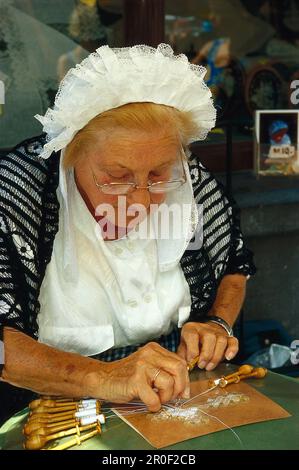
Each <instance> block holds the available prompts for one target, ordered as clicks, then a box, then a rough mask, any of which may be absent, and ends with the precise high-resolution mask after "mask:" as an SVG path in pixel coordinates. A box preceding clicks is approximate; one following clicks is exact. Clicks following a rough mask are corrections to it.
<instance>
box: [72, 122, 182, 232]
mask: <svg viewBox="0 0 299 470" xmlns="http://www.w3.org/2000/svg"><path fill="white" fill-rule="evenodd" d="M180 149H181V147H180V144H179V142H178V140H177V138H176V137H175V135H174V134H171V133H170V132H169V133H165V131H164V133H163V134H162V133H160V135H159V134H157V133H155V134H150V133H144V132H139V131H134V133H133V132H130V133H129V132H128V131H124V130H113V131H112V132H110V133H105V134H102V135H101V136H100V138H99V142H98V143H97V145H95V147H94V149H93V148H92V149H89V150H88V151H86V154H85V155H84V156H83V157H82V158H81V159H80V161H79V162H78V164H76V166H75V176H76V180H77V182H78V183H79V185H80V187H81V188H82V189H83V191H84V192H85V193H86V195H87V197H88V198H89V200H90V202H91V204H92V206H93V207H94V209H96V208H97V207H98V206H99V205H100V204H109V205H110V206H112V207H113V208H114V212H115V216H114V217H115V218H114V221H115V225H124V224H123V223H121V222H120V217H119V211H120V210H121V211H122V217H121V220H122V221H124V220H125V221H126V222H125V225H126V226H127V225H128V224H129V223H130V222H131V224H132V220H133V219H134V217H135V216H133V215H127V214H126V215H125V217H124V214H123V212H124V211H125V212H127V209H128V207H129V206H131V207H132V206H133V205H135V204H138V205H140V204H141V205H142V206H143V208H144V213H148V212H149V210H150V205H151V204H156V205H157V204H158V205H159V204H161V203H162V202H163V201H164V200H165V194H163V193H162V194H153V193H150V192H149V191H148V190H147V189H142V188H137V189H135V190H134V191H132V192H130V193H129V194H127V195H125V196H122V203H120V198H119V196H117V195H111V194H106V193H104V192H102V191H101V189H100V188H98V187H97V186H96V184H95V181H94V177H93V174H94V176H95V178H96V181H97V183H99V184H105V183H112V182H118V183H126V182H133V183H136V184H137V185H138V186H142V187H144V186H147V185H148V182H149V181H151V182H158V181H167V180H171V179H172V169H173V167H174V165H176V164H179V163H180ZM123 201H125V204H123ZM124 207H125V208H126V209H124Z"/></svg>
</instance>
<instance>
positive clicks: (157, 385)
mask: <svg viewBox="0 0 299 470" xmlns="http://www.w3.org/2000/svg"><path fill="white" fill-rule="evenodd" d="M99 365H100V367H101V369H102V370H103V371H105V374H104V375H105V376H106V379H105V380H103V375H102V374H100V375H99V377H97V374H96V373H92V374H88V381H89V386H90V394H91V396H93V397H95V398H99V399H100V398H102V399H105V400H107V401H111V402H114V403H127V402H129V401H131V400H133V399H140V400H141V401H142V402H143V403H145V405H146V406H147V407H148V409H149V411H153V412H154V411H158V410H159V409H160V408H161V404H162V403H166V402H168V401H170V400H174V399H176V398H179V397H182V398H189V396H190V382H189V374H188V370H187V363H186V361H185V360H184V359H182V358H180V357H179V356H178V355H177V354H175V353H172V352H170V351H168V350H167V349H164V348H163V347H162V346H160V345H159V344H158V343H154V342H151V343H148V344H146V345H145V346H143V347H141V348H140V349H138V351H136V352H135V353H133V354H131V355H130V356H128V357H126V358H124V359H121V360H119V361H114V362H110V363H109V362H107V363H103V362H101V363H100V364H99ZM158 372H159V373H158ZM100 376H101V378H100Z"/></svg>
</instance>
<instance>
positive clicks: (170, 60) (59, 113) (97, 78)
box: [35, 44, 216, 158]
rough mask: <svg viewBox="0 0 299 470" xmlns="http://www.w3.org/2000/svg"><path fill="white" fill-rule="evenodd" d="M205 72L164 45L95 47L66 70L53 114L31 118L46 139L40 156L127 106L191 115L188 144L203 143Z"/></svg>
mask: <svg viewBox="0 0 299 470" xmlns="http://www.w3.org/2000/svg"><path fill="white" fill-rule="evenodd" d="M205 73H206V69H205V68H204V67H202V66H199V65H194V64H190V63H189V61H188V59H187V57H186V56H185V55H184V54H180V55H174V53H173V50H172V48H171V47H170V46H169V45H168V44H160V45H159V46H158V47H157V48H156V49H155V48H153V47H150V46H146V45H137V46H133V47H123V48H110V47H109V46H101V47H99V48H98V49H97V50H96V51H95V52H93V53H92V54H90V55H89V56H88V57H87V58H86V59H84V60H83V61H82V62H81V63H80V64H77V65H76V67H75V68H72V69H70V70H69V71H68V73H67V74H66V76H65V77H64V79H63V80H62V82H61V84H60V86H59V90H58V92H57V95H56V98H55V103H54V107H53V109H51V108H49V109H48V110H47V112H46V114H45V115H44V116H40V115H36V116H35V118H36V119H38V120H39V121H40V122H41V123H42V125H43V131H44V132H45V133H46V134H47V143H46V144H45V145H44V148H43V151H42V152H41V153H40V157H42V158H49V157H50V155H51V154H52V152H57V151H59V150H61V149H63V148H65V147H66V146H67V144H68V143H69V142H71V140H72V139H73V137H74V136H75V134H76V133H77V132H78V131H79V130H80V129H82V128H83V127H84V126H85V125H86V124H87V123H88V122H89V121H90V120H91V119H93V118H94V117H95V116H97V115H98V114H100V113H103V112H104V111H108V110H109V109H113V108H118V107H119V106H122V105H124V104H127V103H133V102H152V103H157V104H164V105H168V106H172V107H174V108H177V109H178V110H180V111H191V112H192V115H193V119H194V121H195V122H196V123H197V125H198V132H197V133H196V135H193V136H192V137H191V138H190V141H189V142H188V144H189V143H191V142H194V141H195V140H203V139H205V138H206V135H207V134H208V132H209V131H210V130H211V129H212V128H213V127H214V125H215V120H216V110H215V107H214V105H213V101H212V94H211V91H210V90H209V88H208V87H207V85H206V84H205V82H204V76H205Z"/></svg>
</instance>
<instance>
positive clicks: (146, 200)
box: [128, 188, 151, 209]
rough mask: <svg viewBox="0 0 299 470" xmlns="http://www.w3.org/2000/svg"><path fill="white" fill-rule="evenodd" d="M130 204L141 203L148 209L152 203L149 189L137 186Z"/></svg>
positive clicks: (131, 195) (131, 196)
mask: <svg viewBox="0 0 299 470" xmlns="http://www.w3.org/2000/svg"><path fill="white" fill-rule="evenodd" d="M128 202H129V204H141V205H143V206H144V207H145V209H148V207H149V206H150V203H151V196H150V193H149V191H148V190H147V189H139V188H136V189H135V190H134V191H133V192H132V193H131V194H130V199H129V201H128Z"/></svg>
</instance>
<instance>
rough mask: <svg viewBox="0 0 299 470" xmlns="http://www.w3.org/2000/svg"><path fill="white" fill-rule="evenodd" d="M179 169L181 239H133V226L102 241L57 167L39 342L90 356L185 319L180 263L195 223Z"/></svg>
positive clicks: (66, 174)
mask: <svg viewBox="0 0 299 470" xmlns="http://www.w3.org/2000/svg"><path fill="white" fill-rule="evenodd" d="M61 160H62V159H61ZM186 172H187V176H188V182H187V183H186V184H184V185H183V186H182V187H181V189H179V190H178V191H175V192H174V193H175V195H174V194H173V193H170V194H173V196H172V199H173V201H174V202H175V201H176V202H177V203H179V204H186V205H187V206H186V207H187V211H186V210H185V211H183V213H184V215H183V221H182V236H181V237H180V238H178V239H173V240H162V239H159V238H158V237H156V238H151V239H140V237H138V235H136V231H132V232H129V233H128V234H127V235H126V236H125V237H123V238H121V239H119V240H114V241H104V240H103V238H102V236H101V231H100V229H99V225H98V223H97V222H96V220H95V219H94V218H93V216H92V215H91V214H90V212H89V210H88V208H87V206H86V204H85V202H84V200H83V199H82V196H81V194H80V192H79V191H78V188H77V186H76V183H75V179H74V172H73V170H68V171H65V170H64V169H63V167H62V165H61V166H60V182H59V187H58V189H57V196H58V199H59V202H60V210H59V230H58V233H57V234H56V237H55V240H54V246H53V253H52V258H51V261H50V263H49V264H48V266H47V269H46V273H45V277H44V279H43V282H42V286H41V290H40V295H39V301H40V305H41V308H40V313H39V315H38V325H39V341H40V342H42V343H46V344H48V345H50V346H54V347H56V348H58V349H61V350H64V351H70V352H76V353H79V354H81V355H84V356H91V355H95V354H99V353H101V352H103V351H106V350H107V349H109V348H111V347H122V346H127V345H131V344H139V343H144V342H147V341H150V340H151V339H155V338H158V337H160V336H161V335H165V334H168V333H170V332H171V330H172V329H173V327H174V326H176V325H177V326H179V327H181V326H182V325H183V324H184V323H185V322H186V320H187V319H188V317H189V315H190V309H191V298H190V291H189V286H188V283H187V281H186V280H185V277H184V274H183V271H182V269H181V267H180V263H179V261H180V259H181V256H182V254H183V253H184V251H185V249H186V245H187V244H188V241H189V240H190V238H191V236H192V230H190V223H191V218H192V221H193V228H194V226H195V225H196V224H197V211H196V208H195V205H194V199H193V191H192V185H191V180H190V175H189V170H188V165H187V164H186ZM173 201H172V202H173ZM168 202H169V201H168ZM146 222H148V219H145V221H144V222H141V224H140V225H139V227H138V228H139V229H140V228H142V225H143V224H144V223H146ZM150 222H151V223H153V226H154V222H152V221H150ZM155 230H157V227H156V228H155ZM137 234H138V230H137Z"/></svg>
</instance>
